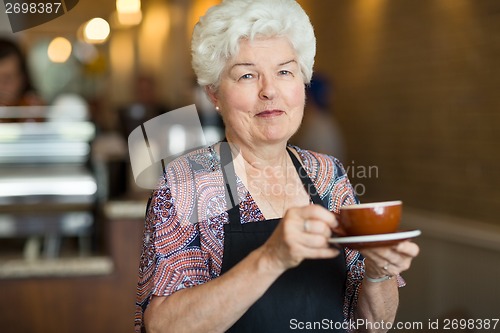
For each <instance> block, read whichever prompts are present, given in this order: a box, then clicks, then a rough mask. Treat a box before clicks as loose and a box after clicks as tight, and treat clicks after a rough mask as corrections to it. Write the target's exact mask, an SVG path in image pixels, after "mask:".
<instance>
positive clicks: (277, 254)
mask: <svg viewBox="0 0 500 333" xmlns="http://www.w3.org/2000/svg"><path fill="white" fill-rule="evenodd" d="M337 227H338V222H337V220H336V219H335V215H334V214H333V213H331V212H330V211H328V210H327V209H326V208H324V207H322V206H320V205H308V206H305V207H294V208H290V209H289V210H287V212H286V213H285V216H283V218H282V219H281V221H280V223H279V224H278V226H277V227H276V230H275V231H274V232H273V234H272V235H271V237H269V239H268V240H267V241H266V243H264V245H263V249H262V250H263V253H264V255H266V256H267V258H268V259H269V264H270V265H271V267H274V268H275V269H280V270H283V271H285V270H287V269H289V268H293V267H295V266H298V265H299V264H300V263H301V262H302V261H303V260H304V259H325V258H333V257H336V256H337V255H338V254H339V250H338V249H336V248H334V247H331V246H330V244H329V243H328V239H329V238H330V237H331V235H332V230H333V229H335V228H337Z"/></svg>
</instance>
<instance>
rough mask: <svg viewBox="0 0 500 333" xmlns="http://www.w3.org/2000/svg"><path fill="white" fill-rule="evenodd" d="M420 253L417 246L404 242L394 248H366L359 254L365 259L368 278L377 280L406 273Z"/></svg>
mask: <svg viewBox="0 0 500 333" xmlns="http://www.w3.org/2000/svg"><path fill="white" fill-rule="evenodd" d="M419 251H420V249H419V247H418V245H417V244H415V243H413V242H411V241H404V242H401V243H398V244H397V245H393V246H387V247H374V248H365V249H361V250H360V251H359V252H361V254H362V255H363V257H365V274H366V276H368V277H370V278H373V279H376V278H380V277H383V276H386V275H388V276H395V275H398V274H400V273H401V272H403V271H406V270H407V269H409V268H410V266H411V262H412V260H413V258H415V257H416V256H417V255H418V253H419Z"/></svg>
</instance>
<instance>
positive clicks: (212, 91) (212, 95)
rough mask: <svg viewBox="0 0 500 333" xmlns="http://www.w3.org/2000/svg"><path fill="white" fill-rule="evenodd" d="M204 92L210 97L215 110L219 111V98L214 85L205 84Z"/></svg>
mask: <svg viewBox="0 0 500 333" xmlns="http://www.w3.org/2000/svg"><path fill="white" fill-rule="evenodd" d="M205 93H206V94H207V96H208V98H209V99H210V102H212V104H213V105H214V106H215V109H216V110H217V112H219V98H218V97H217V90H216V89H215V87H214V86H212V85H208V86H205Z"/></svg>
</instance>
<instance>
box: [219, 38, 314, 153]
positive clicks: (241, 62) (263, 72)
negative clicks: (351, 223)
mask: <svg viewBox="0 0 500 333" xmlns="http://www.w3.org/2000/svg"><path fill="white" fill-rule="evenodd" d="M209 94H210V96H211V98H212V101H213V102H214V104H215V106H218V107H219V108H220V112H221V115H222V118H223V119H224V123H225V125H226V136H227V137H228V139H230V140H231V141H233V142H235V143H240V144H243V145H262V144H273V143H280V142H286V141H288V139H289V138H290V137H291V136H292V135H293V134H294V133H295V132H296V131H297V129H298V128H299V126H300V123H301V121H302V116H303V112H304V102H305V91H304V79H303V77H302V73H301V71H300V66H299V64H298V62H297V57H296V55H295V52H294V50H293V48H292V46H291V45H290V43H289V42H288V40H287V39H285V38H278V37H276V38H265V39H264V38H261V39H255V40H253V41H249V40H246V39H243V40H241V42H240V51H239V54H238V55H237V56H235V57H234V58H233V59H231V60H230V61H229V62H228V64H227V66H226V68H225V70H224V72H223V73H222V75H221V80H220V85H219V88H218V89H217V91H216V92H209Z"/></svg>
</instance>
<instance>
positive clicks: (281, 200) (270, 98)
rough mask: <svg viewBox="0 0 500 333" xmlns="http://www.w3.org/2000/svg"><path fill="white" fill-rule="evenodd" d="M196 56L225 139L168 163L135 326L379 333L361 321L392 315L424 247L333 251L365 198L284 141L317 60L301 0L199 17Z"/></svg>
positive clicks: (234, 3)
mask: <svg viewBox="0 0 500 333" xmlns="http://www.w3.org/2000/svg"><path fill="white" fill-rule="evenodd" d="M192 55H193V68H194V70H195V72H196V75H197V77H198V82H199V84H200V85H202V86H203V87H205V90H206V92H207V94H208V96H209V97H210V99H211V101H212V102H213V104H214V105H215V107H216V109H217V110H218V112H220V114H221V115H222V118H223V119H224V123H225V125H226V133H225V134H226V140H224V141H223V142H220V143H217V144H215V145H212V146H209V147H207V148H204V149H199V150H196V151H193V152H191V153H188V154H186V155H184V156H182V157H180V158H178V159H176V160H174V161H173V162H171V163H170V164H169V165H168V167H167V170H166V172H165V174H164V177H163V179H162V180H161V182H160V185H159V187H158V189H156V190H155V191H154V193H153V195H152V198H151V200H150V205H149V208H148V211H147V216H146V225H145V234H144V248H143V253H142V257H141V265H140V273H139V284H138V294H137V312H136V331H137V332H140V331H141V330H147V332H176V333H179V332H203V333H205V332H224V331H229V332H238V333H241V332H286V331H289V330H296V329H301V328H302V329H309V330H308V331H313V328H315V329H320V328H322V329H325V326H326V327H327V328H328V329H331V330H332V331H338V332H345V331H351V330H360V331H363V330H365V328H368V329H369V328H370V327H369V326H366V327H364V326H360V325H359V324H357V323H360V322H361V321H360V320H361V319H363V320H364V321H365V322H367V323H378V325H373V326H376V327H377V328H380V327H381V323H388V322H389V323H390V322H392V321H393V320H394V317H395V314H396V309H397V306H398V286H401V285H402V284H403V282H402V279H401V278H400V277H399V273H400V272H402V271H404V270H406V269H408V268H409V266H410V263H411V261H412V258H413V257H415V256H416V255H417V253H418V247H417V245H415V244H414V243H411V242H409V241H405V242H401V243H399V244H398V245H397V246H393V247H380V248H372V249H370V250H362V251H361V253H360V252H357V251H355V250H352V249H349V248H343V249H341V250H339V249H337V248H336V247H332V246H330V245H329V242H328V239H329V238H330V237H331V235H332V232H333V230H334V229H335V228H336V227H337V226H338V225H337V221H336V219H335V215H334V214H332V212H338V210H339V208H340V207H341V206H342V205H349V204H356V203H357V199H356V196H355V194H354V191H353V188H352V186H351V185H350V183H349V180H348V178H347V175H346V173H345V171H344V170H343V168H342V166H341V164H340V163H339V161H338V160H337V159H335V158H334V157H331V156H327V155H323V154H319V153H315V152H312V151H308V150H303V149H300V148H298V147H295V146H291V145H288V144H287V141H288V140H289V138H290V137H291V136H292V135H293V134H294V133H295V132H296V131H297V129H298V128H299V126H300V123H301V120H302V116H303V110H304V104H305V85H306V84H308V83H309V81H310V79H311V76H312V66H313V62H314V55H315V37H314V32H313V28H312V26H311V23H310V21H309V18H308V17H307V15H306V14H305V13H304V11H303V10H302V8H301V7H300V6H299V5H298V4H297V3H296V2H295V1H293V0H253V1H250V0H226V1H224V2H223V3H221V4H220V5H217V6H215V7H213V8H211V9H210V10H209V11H208V12H207V13H206V15H205V16H204V17H202V18H201V19H200V21H199V23H198V24H197V25H196V27H195V30H194V34H193V38H192ZM318 140H321V138H320V137H318ZM389 277H394V278H392V279H391V278H389ZM318 323H320V325H322V326H321V327H318ZM349 323H354V324H356V325H349ZM382 328H384V326H383V325H382Z"/></svg>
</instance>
